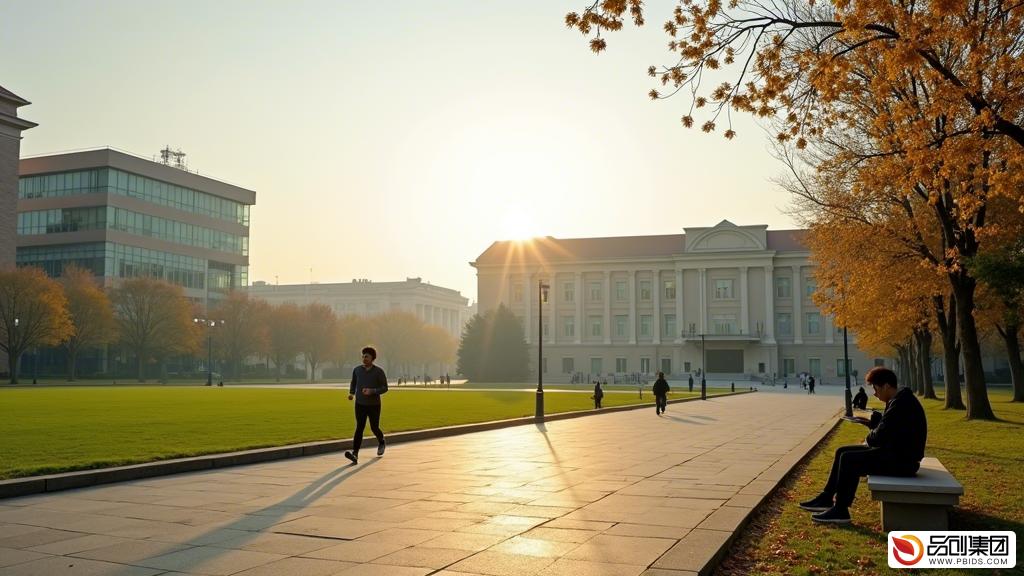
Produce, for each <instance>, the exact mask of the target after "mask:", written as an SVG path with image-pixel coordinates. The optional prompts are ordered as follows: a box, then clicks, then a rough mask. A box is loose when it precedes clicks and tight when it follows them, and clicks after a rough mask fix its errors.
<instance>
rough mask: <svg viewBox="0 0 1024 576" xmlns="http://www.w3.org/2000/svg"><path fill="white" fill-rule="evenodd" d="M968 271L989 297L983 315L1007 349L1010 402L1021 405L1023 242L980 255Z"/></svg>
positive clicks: (1023, 387)
mask: <svg viewBox="0 0 1024 576" xmlns="http://www.w3.org/2000/svg"><path fill="white" fill-rule="evenodd" d="M971 268H972V270H973V272H974V274H975V275H976V276H977V277H978V278H979V279H980V280H981V281H982V282H983V283H984V284H985V290H986V291H987V292H989V293H990V294H991V297H990V298H989V301H990V305H989V307H988V310H985V311H986V312H988V313H989V315H990V316H991V317H992V324H993V325H994V326H995V328H996V331H997V332H998V333H999V336H1000V337H1001V338H1002V340H1003V342H1004V344H1005V346H1006V352H1007V356H1008V358H1009V362H1010V380H1011V382H1012V384H1013V401H1014V402H1024V364H1022V362H1021V352H1020V328H1021V316H1022V314H1024V238H1020V237H1018V238H1017V240H1016V241H1015V242H1014V243H1013V244H1009V245H1004V246H1000V247H999V248H998V249H996V250H993V251H990V252H986V253H983V254H979V255H978V256H977V257H975V258H974V259H973V260H972V262H971ZM984 308H985V307H983V310H984Z"/></svg>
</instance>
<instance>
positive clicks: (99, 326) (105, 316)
mask: <svg viewBox="0 0 1024 576" xmlns="http://www.w3.org/2000/svg"><path fill="white" fill-rule="evenodd" d="M58 281H59V282H60V284H61V285H62V286H63V288H64V295H65V296H66V297H67V300H68V313H69V314H70V316H71V323H72V324H73V325H74V334H72V335H71V336H70V337H69V338H68V339H67V340H65V341H64V344H63V346H64V349H65V350H66V352H67V355H68V380H71V381H74V379H75V373H76V368H77V360H78V353H79V352H80V351H82V350H87V349H91V348H98V347H100V346H103V345H105V344H109V343H110V342H113V341H115V340H116V339H117V332H116V328H117V323H116V321H115V319H114V309H113V307H112V306H111V304H110V298H108V297H107V294H106V292H104V291H103V288H101V287H100V285H99V283H98V282H97V281H96V277H95V276H94V275H93V273H92V271H90V270H88V269H86V268H82V267H79V266H75V265H70V266H65V267H64V270H63V274H62V275H61V277H60V279H59V280H58Z"/></svg>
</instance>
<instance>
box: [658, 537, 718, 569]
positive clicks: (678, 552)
mask: <svg viewBox="0 0 1024 576" xmlns="http://www.w3.org/2000/svg"><path fill="white" fill-rule="evenodd" d="M731 538H732V533H731V532H719V531H717V530H701V529H696V530H693V531H692V532H690V533H689V534H687V535H686V536H685V537H684V538H683V539H682V540H680V541H679V543H678V544H676V545H675V546H673V547H672V548H671V549H670V550H669V551H668V552H666V553H665V554H664V555H663V556H662V557H661V558H658V560H657V561H656V562H654V564H653V565H652V566H651V567H652V568H663V569H668V570H688V571H691V572H698V573H700V574H707V573H709V568H710V567H711V563H712V561H713V560H715V559H716V558H717V557H718V556H719V555H720V554H721V553H722V552H724V550H723V547H724V546H725V544H726V543H727V542H728V541H729V540H730V539H731Z"/></svg>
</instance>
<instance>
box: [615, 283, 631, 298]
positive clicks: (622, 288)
mask: <svg viewBox="0 0 1024 576" xmlns="http://www.w3.org/2000/svg"><path fill="white" fill-rule="evenodd" d="M627 296H628V293H627V291H626V281H625V280H616V281H615V299H616V300H618V301H619V302H625V301H626V297H627Z"/></svg>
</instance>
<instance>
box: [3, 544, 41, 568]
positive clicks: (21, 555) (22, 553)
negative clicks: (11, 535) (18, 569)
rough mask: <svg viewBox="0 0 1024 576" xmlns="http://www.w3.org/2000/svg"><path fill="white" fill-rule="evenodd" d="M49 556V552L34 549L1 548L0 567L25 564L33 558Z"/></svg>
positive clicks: (38, 558)
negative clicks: (44, 552)
mask: <svg viewBox="0 0 1024 576" xmlns="http://www.w3.org/2000/svg"><path fill="white" fill-rule="evenodd" d="M49 557H50V555H49V554H43V553H42V552H34V551H32V550H17V549H15V548H0V568H3V567H4V566H14V565H15V564H23V563H25V562H31V561H33V560H41V559H43V558H49Z"/></svg>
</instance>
